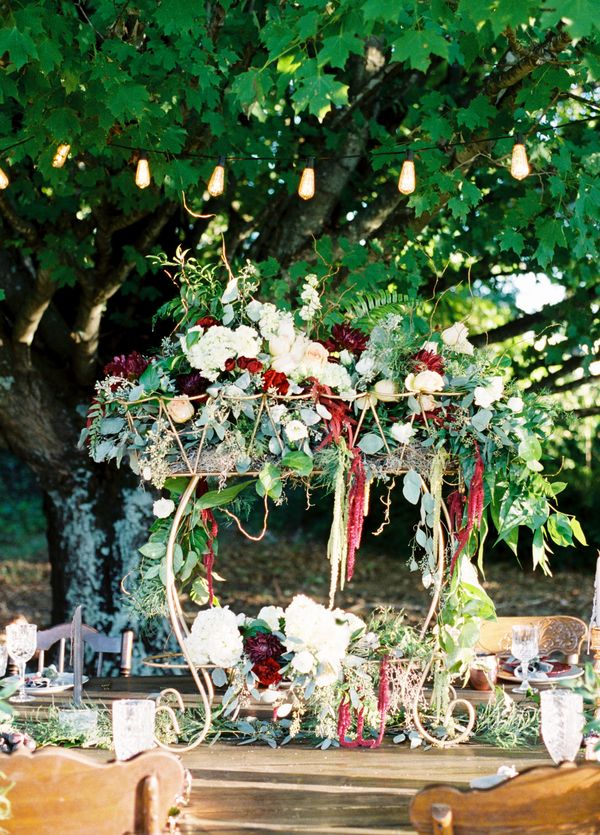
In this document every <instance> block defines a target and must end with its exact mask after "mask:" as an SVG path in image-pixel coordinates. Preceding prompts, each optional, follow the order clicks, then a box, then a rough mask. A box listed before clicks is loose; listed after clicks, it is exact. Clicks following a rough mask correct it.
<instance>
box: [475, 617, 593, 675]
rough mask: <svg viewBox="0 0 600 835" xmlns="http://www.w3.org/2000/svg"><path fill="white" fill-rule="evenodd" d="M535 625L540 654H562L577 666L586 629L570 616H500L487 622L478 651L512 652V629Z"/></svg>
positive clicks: (484, 624)
mask: <svg viewBox="0 0 600 835" xmlns="http://www.w3.org/2000/svg"><path fill="white" fill-rule="evenodd" d="M521 623H523V624H533V625H535V626H537V627H538V630H539V635H540V652H542V653H543V654H544V655H548V654H550V653H551V652H561V653H563V654H564V655H565V656H566V658H567V661H568V662H569V664H577V662H578V661H579V653H580V651H581V645H582V644H583V641H584V640H585V638H586V636H587V626H586V625H585V623H584V622H583V621H582V620H580V619H579V618H575V617H571V616H570V615H548V616H538V617H501V618H498V619H497V620H495V621H484V622H483V623H482V625H481V631H480V633H479V642H478V648H479V649H481V650H482V651H484V652H495V653H497V652H510V646H511V640H512V628H513V626H516V625H517V624H521Z"/></svg>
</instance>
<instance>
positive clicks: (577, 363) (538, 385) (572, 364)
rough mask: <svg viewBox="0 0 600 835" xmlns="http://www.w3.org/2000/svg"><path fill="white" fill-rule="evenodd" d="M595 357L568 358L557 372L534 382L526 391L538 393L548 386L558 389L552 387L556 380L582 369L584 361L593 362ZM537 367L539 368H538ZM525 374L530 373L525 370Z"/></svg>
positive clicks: (528, 370)
mask: <svg viewBox="0 0 600 835" xmlns="http://www.w3.org/2000/svg"><path fill="white" fill-rule="evenodd" d="M597 356H598V355H596V356H595V357H593V356H592V357H590V356H589V355H587V356H581V355H580V356H572V357H569V358H568V359H566V360H565V361H564V362H563V364H562V366H561V367H560V368H559V369H558V371H553V372H551V373H550V374H547V375H546V376H545V377H543V378H542V379H541V380H536V382H534V383H532V384H531V385H530V386H529V388H528V389H527V391H540V390H541V389H544V388H547V387H548V386H552V387H553V388H560V386H558V387H557V386H554V382H555V381H556V380H560V378H561V377H566V375H567V374H571V373H572V372H573V371H577V369H579V368H582V367H583V365H582V364H583V362H584V361H585V360H586V359H589V360H590V361H591V362H593V361H594V359H597ZM540 365H542V364H540ZM537 367H538V368H539V367H540V366H537ZM527 372H528V376H529V374H530V373H531V371H530V369H527Z"/></svg>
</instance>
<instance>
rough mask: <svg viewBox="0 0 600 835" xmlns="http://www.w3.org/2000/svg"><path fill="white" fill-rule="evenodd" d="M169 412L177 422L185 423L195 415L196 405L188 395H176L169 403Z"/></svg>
mask: <svg viewBox="0 0 600 835" xmlns="http://www.w3.org/2000/svg"><path fill="white" fill-rule="evenodd" d="M167 412H168V413H169V417H170V418H171V420H172V421H174V422H175V423H185V422H186V420H189V419H190V418H191V417H193V416H194V405H193V403H191V401H190V399H189V397H188V396H187V395H183V396H182V397H175V398H173V400H169V402H168V403H167Z"/></svg>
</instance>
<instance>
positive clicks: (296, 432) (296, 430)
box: [285, 420, 308, 441]
mask: <svg viewBox="0 0 600 835" xmlns="http://www.w3.org/2000/svg"><path fill="white" fill-rule="evenodd" d="M285 434H286V435H287V436H288V440H290V441H302V440H304V438H308V429H307V427H306V424H304V423H302V421H301V420H290V422H289V423H287V424H286V426H285Z"/></svg>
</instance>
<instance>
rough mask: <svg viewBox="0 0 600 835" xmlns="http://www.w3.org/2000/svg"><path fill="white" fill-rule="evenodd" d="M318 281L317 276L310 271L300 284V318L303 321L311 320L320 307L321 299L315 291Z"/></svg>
mask: <svg viewBox="0 0 600 835" xmlns="http://www.w3.org/2000/svg"><path fill="white" fill-rule="evenodd" d="M318 283H319V279H318V278H317V276H316V275H315V274H314V273H310V275H307V276H306V280H305V282H304V284H303V285H302V292H301V293H300V299H301V300H302V302H303V305H302V307H301V308H300V318H301V319H303V320H304V321H305V322H310V321H312V320H313V319H314V317H315V316H316V314H317V313H318V312H319V310H320V309H321V300H320V298H319V293H318V292H317V285H318Z"/></svg>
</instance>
